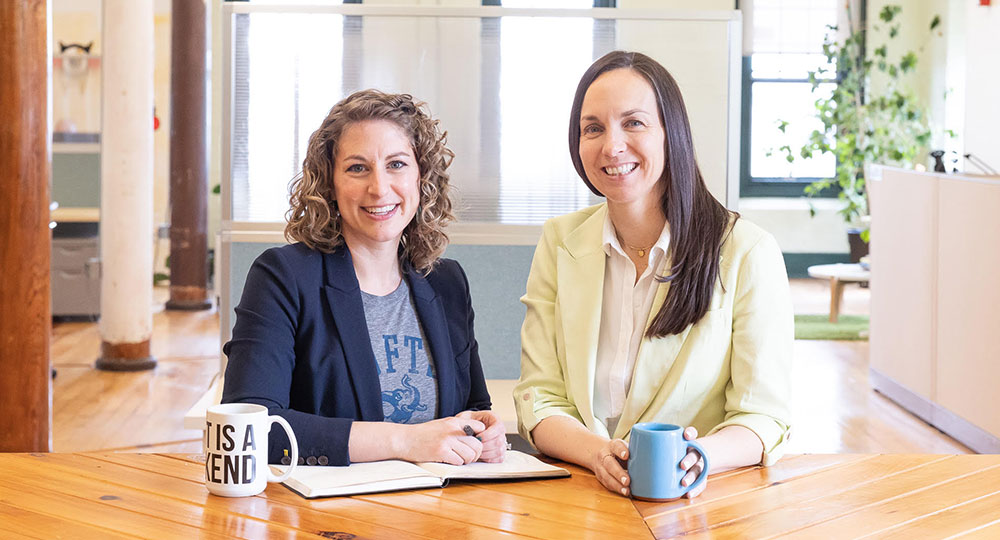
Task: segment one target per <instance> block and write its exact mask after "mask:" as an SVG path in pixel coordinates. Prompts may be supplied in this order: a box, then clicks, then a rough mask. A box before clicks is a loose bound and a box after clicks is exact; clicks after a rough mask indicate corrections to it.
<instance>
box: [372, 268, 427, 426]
mask: <svg viewBox="0 0 1000 540" xmlns="http://www.w3.org/2000/svg"><path fill="white" fill-rule="evenodd" d="M361 300H362V302H364V306H365V322H367V323H368V337H369V339H370V340H371V343H372V352H373V353H375V365H376V367H377V368H378V379H379V383H380V384H381V385H382V412H383V413H384V414H385V419H386V421H387V422H396V423H399V424H417V423H420V422H426V421H428V420H433V419H434V418H435V417H436V416H437V375H436V373H435V371H434V362H433V360H432V359H431V355H430V351H429V350H428V347H427V346H426V343H427V341H426V340H425V339H424V332H423V329H422V328H421V327H420V321H419V320H418V319H417V313H416V310H415V309H414V307H413V300H412V298H410V287H409V285H407V283H406V280H405V279H404V280H402V281H401V282H400V284H399V287H397V288H396V290H395V291H393V292H391V293H389V294H387V295H385V296H375V295H373V294H368V293H366V292H364V291H361Z"/></svg>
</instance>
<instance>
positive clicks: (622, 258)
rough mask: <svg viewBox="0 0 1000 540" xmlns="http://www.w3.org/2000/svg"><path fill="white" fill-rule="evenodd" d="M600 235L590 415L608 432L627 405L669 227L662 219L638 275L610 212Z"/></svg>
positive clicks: (660, 271)
mask: <svg viewBox="0 0 1000 540" xmlns="http://www.w3.org/2000/svg"><path fill="white" fill-rule="evenodd" d="M603 239H604V253H605V255H607V258H606V259H605V263H604V265H605V266H604V297H603V302H602V304H601V330H600V335H599V337H598V341H597V369H596V371H595V375H594V376H595V380H594V416H596V417H597V419H598V420H599V421H602V422H604V424H605V426H606V427H607V428H608V433H614V432H615V428H617V427H618V420H619V419H620V418H621V415H622V410H623V409H624V408H625V397H626V396H627V395H628V390H629V387H630V386H631V385H632V371H633V369H634V368H635V359H636V356H637V355H638V353H639V344H640V343H641V342H642V338H643V334H644V333H645V331H646V321H647V320H648V319H649V311H650V308H651V307H652V306H653V299H654V298H655V297H656V288H657V287H658V286H659V285H660V282H659V281H657V280H656V279H655V276H662V275H663V273H664V272H663V266H664V265H665V264H666V258H667V257H666V253H667V248H668V247H669V245H670V228H669V224H666V223H665V224H664V225H663V231H662V232H660V238H659V239H658V240H657V241H656V243H655V244H653V247H652V248H650V250H649V258H648V259H647V264H646V269H645V270H644V271H643V273H642V275H641V276H640V277H639V279H638V280H636V279H635V274H636V270H635V264H633V263H632V259H629V257H628V255H626V254H625V251H624V249H623V248H622V246H621V244H620V243H619V242H618V236H617V235H616V234H615V226H614V224H613V223H612V222H611V216H610V214H609V215H608V216H607V217H606V218H605V220H604V234H603Z"/></svg>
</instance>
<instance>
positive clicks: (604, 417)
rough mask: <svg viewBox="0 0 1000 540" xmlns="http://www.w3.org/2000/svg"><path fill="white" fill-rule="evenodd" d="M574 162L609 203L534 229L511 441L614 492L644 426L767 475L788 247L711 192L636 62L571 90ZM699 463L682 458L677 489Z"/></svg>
mask: <svg viewBox="0 0 1000 540" xmlns="http://www.w3.org/2000/svg"><path fill="white" fill-rule="evenodd" d="M569 149H570V154H571V156H572V159H573V164H574V165H575V166H576V170H577V172H578V173H579V175H580V177H581V178H582V179H583V181H584V182H585V183H586V184H587V186H588V187H589V188H590V189H591V190H592V191H593V192H594V193H596V194H597V195H599V196H602V197H605V198H606V199H607V202H605V203H602V204H600V205H597V206H594V207H591V208H587V209H584V210H581V211H578V212H574V213H572V214H568V215H565V216H560V217H557V218H554V219H551V220H549V221H548V222H547V223H546V224H545V227H544V228H543V233H542V238H541V241H540V242H539V244H538V247H537V249H536V251H535V256H534V260H533V262H532V265H531V273H530V275H529V277H528V284H527V292H526V294H525V296H524V297H523V298H522V299H521V300H522V302H524V304H525V305H526V306H527V313H526V315H525V319H524V325H523V328H522V331H521V347H522V352H521V379H520V381H519V382H518V384H517V386H516V387H515V390H514V400H515V402H516V404H517V407H516V408H517V413H518V420H519V426H520V431H521V434H522V435H523V436H524V437H525V438H527V439H528V440H529V441H531V442H532V444H534V445H535V446H536V447H537V448H538V449H539V450H541V451H542V452H544V453H546V454H549V455H551V456H554V457H557V458H560V459H563V460H566V461H571V462H574V463H577V464H579V465H582V466H585V467H588V468H590V469H591V470H593V471H594V473H595V475H596V476H597V478H598V480H600V482H601V483H602V484H603V485H604V486H605V487H606V488H608V489H609V490H612V491H614V492H617V493H621V494H623V495H628V493H629V485H630V480H631V479H630V478H629V475H628V472H627V470H626V469H625V467H624V463H625V460H627V459H628V444H627V443H626V439H628V437H629V435H630V432H631V429H632V426H633V425H635V424H636V423H639V422H666V423H670V424H677V425H681V426H688V427H687V428H686V429H685V431H684V437H685V438H687V439H694V438H697V437H698V434H699V433H703V434H704V436H702V437H701V438H699V439H698V441H699V442H700V443H701V445H702V446H703V447H704V448H705V451H706V454H707V455H708V457H709V462H710V463H711V466H712V471H713V472H719V471H722V470H726V469H731V468H735V467H740V466H745V465H752V464H757V463H763V464H765V465H768V464H770V463H772V462H774V461H775V460H777V459H778V458H779V457H780V456H781V453H782V451H783V450H782V447H783V443H784V442H785V441H786V440H787V437H788V433H789V427H790V425H789V424H790V419H789V416H790V415H789V409H788V402H789V399H790V394H791V391H790V386H791V385H790V380H789V379H790V373H791V358H792V355H791V348H792V341H793V331H792V309H791V300H790V295H789V289H788V279H787V276H786V274H785V268H784V263H783V259H782V256H781V251H780V249H779V248H778V245H777V243H776V242H775V240H774V238H773V237H772V236H771V235H770V234H768V233H766V232H765V231H763V230H762V229H760V228H759V227H757V226H755V225H753V224H751V223H749V222H747V221H746V220H744V219H740V218H739V215H738V214H736V213H735V212H731V211H729V210H727V209H726V208H725V207H724V206H723V205H722V204H721V203H719V202H718V201H717V200H716V199H715V198H714V197H713V196H712V195H711V194H710V193H709V191H708V188H707V187H706V185H705V181H704V179H703V178H702V175H701V172H700V170H699V168H698V165H697V163H696V161H695V155H694V145H693V142H692V137H691V128H690V125H689V123H688V119H687V113H686V111H685V108H684V102H683V99H682V97H681V93H680V89H679V88H678V86H677V83H676V82H675V81H674V79H673V78H672V77H671V76H670V74H669V73H668V72H667V70H666V69H664V68H663V66H661V65H660V64H658V63H657V62H656V61H655V60H652V59H651V58H649V57H648V56H645V55H643V54H640V53H631V52H623V51H614V52H611V53H609V54H607V55H605V56H604V57H602V58H600V59H599V60H597V61H596V62H594V64H593V65H591V67H590V68H589V69H588V70H587V72H586V73H585V74H584V75H583V78H582V79H581V81H580V83H579V86H578V87H577V91H576V96H575V98H574V100H573V107H572V111H571V114H570V123H569ZM702 466H703V465H702V464H701V461H700V460H699V458H698V455H697V454H696V453H694V452H691V453H689V454H688V455H687V456H686V457H684V458H683V459H682V460H681V463H680V467H681V468H682V469H686V470H687V471H688V472H687V474H686V475H685V476H684V477H683V479H682V481H681V484H682V485H684V486H687V485H690V484H691V483H692V482H693V481H694V479H695V478H696V477H697V475H698V474H699V473H700V471H701V468H702ZM704 486H705V484H704V483H702V484H701V485H700V486H699V487H698V488H696V489H693V490H691V491H689V492H688V496H695V495H697V494H698V493H700V492H701V490H702V489H704Z"/></svg>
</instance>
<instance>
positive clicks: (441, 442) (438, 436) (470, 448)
mask: <svg viewBox="0 0 1000 540" xmlns="http://www.w3.org/2000/svg"><path fill="white" fill-rule="evenodd" d="M501 425H502V424H501ZM401 426H402V427H405V428H406V429H405V430H404V433H403V434H402V435H403V437H402V440H401V441H399V443H400V444H401V446H402V448H401V450H400V452H399V454H400V455H401V456H402V458H403V459H405V460H407V461H414V462H420V461H438V462H442V463H448V464H450V465H465V464H466V463H472V462H474V461H476V460H477V459H479V457H480V455H482V452H483V443H482V442H480V441H479V440H478V439H476V438H475V437H473V436H470V435H467V434H466V433H465V430H464V429H463V428H464V427H465V426H469V427H470V428H472V430H473V431H475V432H476V433H479V432H482V431H485V430H486V426H485V425H484V424H483V423H482V422H480V421H479V420H476V419H475V418H459V417H457V416H450V417H448V418H439V419H437V420H431V421H430V422H424V423H422V424H401Z"/></svg>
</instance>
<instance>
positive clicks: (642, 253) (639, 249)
mask: <svg viewBox="0 0 1000 540" xmlns="http://www.w3.org/2000/svg"><path fill="white" fill-rule="evenodd" d="M622 244H625V241H624V240H622ZM655 245H656V244H655V243H654V244H653V245H652V246H649V247H636V246H630V245H628V244H625V247H626V248H628V249H631V250H633V251H635V252H637V253H638V254H639V256H640V257H645V256H646V252H647V251H649V250H651V249H653V246H655Z"/></svg>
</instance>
